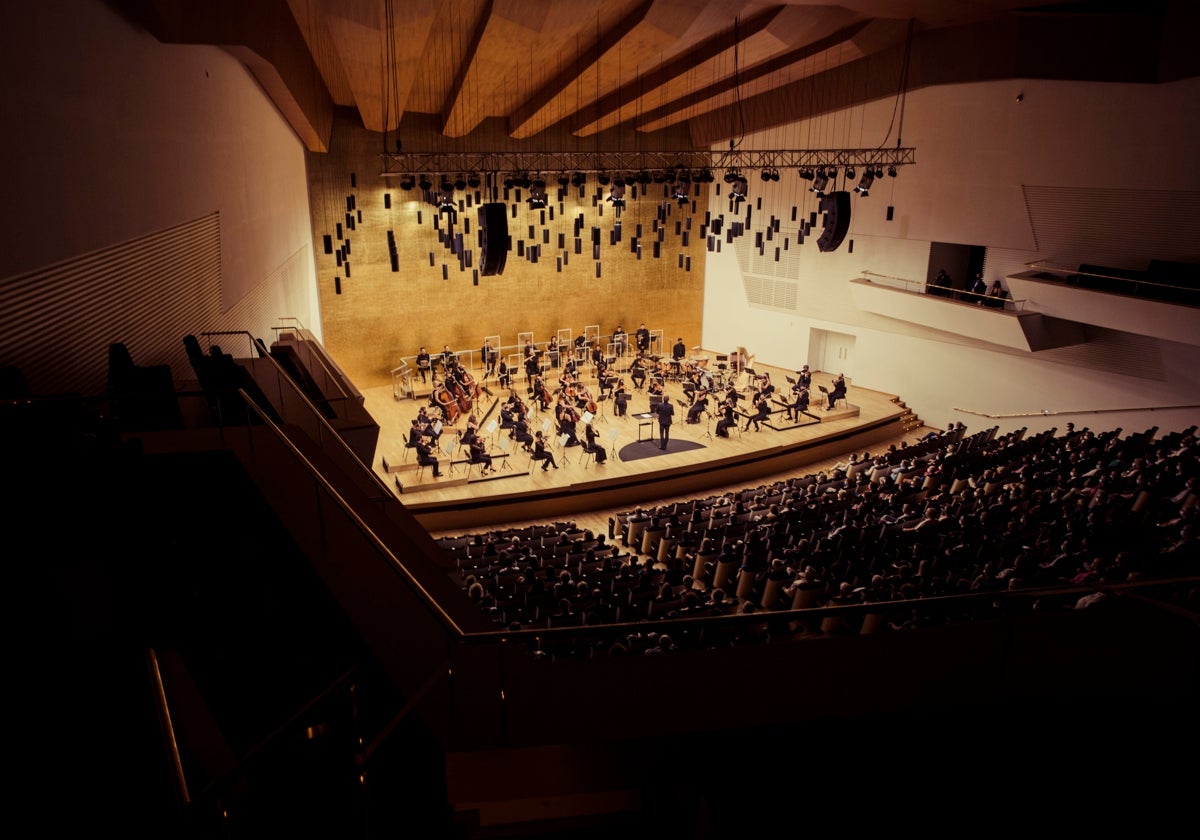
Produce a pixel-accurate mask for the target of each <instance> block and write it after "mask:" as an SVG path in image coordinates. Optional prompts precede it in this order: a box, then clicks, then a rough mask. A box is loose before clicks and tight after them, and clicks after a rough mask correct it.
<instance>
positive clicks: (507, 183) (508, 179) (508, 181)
mask: <svg viewBox="0 0 1200 840" xmlns="http://www.w3.org/2000/svg"><path fill="white" fill-rule="evenodd" d="M516 184H517V182H516V181H514V180H513V176H511V175H505V176H504V189H506V190H511V189H512V188H513V187H515V186H516Z"/></svg>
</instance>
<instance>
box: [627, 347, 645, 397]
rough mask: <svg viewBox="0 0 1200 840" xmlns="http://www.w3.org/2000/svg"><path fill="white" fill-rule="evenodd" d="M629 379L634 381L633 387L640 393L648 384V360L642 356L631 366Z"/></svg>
mask: <svg viewBox="0 0 1200 840" xmlns="http://www.w3.org/2000/svg"><path fill="white" fill-rule="evenodd" d="M629 378H630V379H631V380H632V381H633V387H634V388H636V389H638V390H639V391H640V390H642V388H643V387H644V386H645V384H646V360H645V359H644V358H643V357H642V356H640V355H639V356H638V357H637V358H635V359H634V360H633V363H632V364H631V365H630V366H629Z"/></svg>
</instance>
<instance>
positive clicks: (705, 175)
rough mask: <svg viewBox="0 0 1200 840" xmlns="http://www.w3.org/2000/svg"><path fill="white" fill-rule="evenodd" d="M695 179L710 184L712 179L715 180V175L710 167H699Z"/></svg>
mask: <svg viewBox="0 0 1200 840" xmlns="http://www.w3.org/2000/svg"><path fill="white" fill-rule="evenodd" d="M696 180H698V181H700V182H701V183H702V184H711V183H712V182H713V181H715V180H717V177H716V176H715V175H713V173H712V170H711V169H701V170H700V174H699V175H698V176H697V178H696Z"/></svg>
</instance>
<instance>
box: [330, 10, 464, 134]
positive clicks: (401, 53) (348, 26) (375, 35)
mask: <svg viewBox="0 0 1200 840" xmlns="http://www.w3.org/2000/svg"><path fill="white" fill-rule="evenodd" d="M440 6H441V3H440V2H439V0H395V1H394V2H389V0H384V2H381V0H338V2H336V3H326V4H325V9H326V12H327V16H328V17H327V19H328V22H329V31H330V33H331V35H332V36H333V42H334V43H335V44H336V45H337V53H338V58H339V60H340V61H341V64H342V67H343V69H344V70H345V74H346V78H347V79H348V81H349V83H350V89H351V90H352V91H353V93H354V104H355V107H357V108H358V112H359V115H360V116H361V117H362V122H363V126H364V127H365V128H366V129H367V130H368V131H379V132H384V131H392V130H393V129H395V128H396V126H398V125H399V124H400V120H401V118H402V117H403V116H404V112H405V110H406V109H407V107H408V101H409V97H410V96H411V94H412V88H413V84H414V83H415V81H416V80H417V79H419V78H420V77H421V58H422V56H423V54H424V52H425V44H426V41H428V39H429V32H430V30H431V29H432V27H433V22H434V19H435V17H436V15H437V11H438V9H439V8H440ZM389 9H390V10H391V17H392V21H391V26H392V32H391V37H390V38H389V37H388V26H387V18H388V16H389V14H388V12H389ZM389 41H390V42H391V43H393V44H394V45H395V54H394V55H392V56H391V57H390V61H389V57H388V56H387V55H386V49H387V42H389ZM381 64H382V65H383V66H382V67H381V66H380V65H381ZM389 76H390V78H388V77H389Z"/></svg>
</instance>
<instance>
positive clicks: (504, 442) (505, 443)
mask: <svg viewBox="0 0 1200 840" xmlns="http://www.w3.org/2000/svg"><path fill="white" fill-rule="evenodd" d="M493 422H495V421H493ZM511 443H512V441H510V440H509V439H508V438H500V451H501V452H502V453H503V454H504V457H503V458H501V459H500V469H502V470H511V469H512V464H510V463H508V462H509V461H510V460H511V459H512V452H510V451H509V445H510V444H511Z"/></svg>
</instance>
